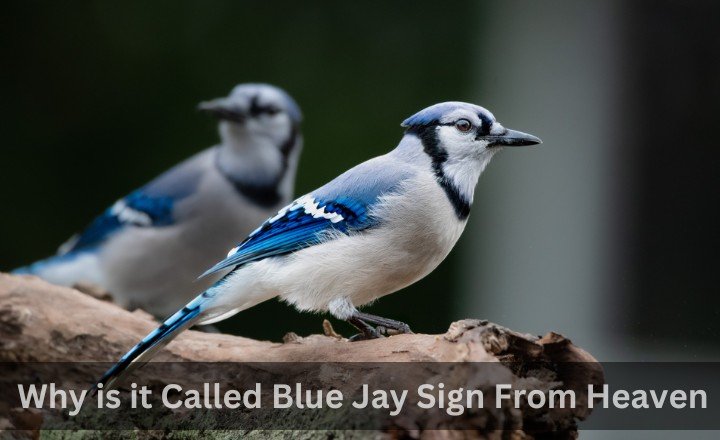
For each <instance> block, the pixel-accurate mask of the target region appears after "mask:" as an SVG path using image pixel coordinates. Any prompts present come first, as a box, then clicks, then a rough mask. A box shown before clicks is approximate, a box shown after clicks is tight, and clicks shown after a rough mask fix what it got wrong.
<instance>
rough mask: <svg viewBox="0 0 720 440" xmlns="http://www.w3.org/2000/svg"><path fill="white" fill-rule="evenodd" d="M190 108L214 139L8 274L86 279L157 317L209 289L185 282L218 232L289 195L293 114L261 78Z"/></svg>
mask: <svg viewBox="0 0 720 440" xmlns="http://www.w3.org/2000/svg"><path fill="white" fill-rule="evenodd" d="M199 109H200V110H201V111H204V112H207V113H209V114H211V115H213V116H215V117H217V118H218V119H219V132H220V139H221V142H220V144H219V145H216V146H214V147H211V148H209V149H206V150H204V151H202V152H200V153H198V154H196V155H195V156H193V157H191V158H189V159H187V160H186V161H184V162H182V163H180V164H179V165H177V166H175V167H173V168H171V169H170V170H168V171H167V172H165V173H163V174H162V175H160V176H159V177H157V178H156V179H154V180H152V181H151V182H150V183H148V184H147V185H145V186H143V187H141V188H140V189H138V190H136V191H134V192H131V193H130V194H129V195H128V196H126V197H124V198H122V199H120V200H118V201H117V202H115V204H113V205H112V206H111V207H110V208H108V209H107V210H106V211H105V212H103V213H102V214H101V215H100V216H99V217H97V218H96V219H95V220H94V221H93V222H92V223H91V224H90V225H89V226H88V227H87V228H86V229H85V230H84V231H83V232H81V233H80V234H77V235H75V236H74V237H72V238H71V239H70V240H69V241H68V242H66V243H65V244H63V245H62V246H61V247H60V249H59V251H58V254H57V255H55V256H53V257H50V258H48V259H45V260H42V261H39V262H36V263H34V264H31V265H29V266H27V267H24V268H20V269H17V270H15V271H14V273H16V274H22V273H24V274H35V275H38V276H40V277H42V278H44V279H46V280H48V281H50V282H53V283H56V284H61V285H73V284H75V283H78V282H81V281H85V282H90V283H93V284H96V285H99V286H101V287H103V288H105V289H107V290H108V291H109V292H110V293H112V295H113V297H114V299H115V300H116V301H117V302H118V303H119V304H120V305H121V306H124V307H128V308H129V307H141V308H143V309H145V310H147V311H148V312H150V313H153V314H155V315H165V316H167V315H168V314H170V313H172V312H174V311H176V310H177V309H178V308H180V307H182V306H183V304H185V303H187V302H188V301H189V300H191V299H192V298H193V297H194V296H195V295H196V294H197V292H198V290H199V289H205V288H207V287H209V286H210V285H211V284H212V281H213V280H212V278H210V279H208V280H203V281H201V282H200V283H201V287H199V286H198V284H197V283H194V281H195V279H196V278H197V275H198V274H199V273H201V272H202V271H203V270H205V269H207V268H208V266H210V265H212V264H213V263H214V262H216V261H218V260H219V259H220V258H222V257H223V256H224V255H225V253H226V252H227V248H228V247H230V246H231V245H232V244H233V241H229V242H228V241H227V240H228V236H230V237H243V236H245V235H247V234H248V233H249V232H250V231H252V230H253V228H255V227H256V226H257V225H258V224H259V223H260V222H262V221H263V220H265V219H266V218H267V217H268V216H270V215H272V214H273V213H275V212H277V210H278V209H280V208H281V207H282V206H284V205H286V204H287V203H289V202H290V201H291V200H292V196H293V190H294V188H293V187H294V183H295V171H296V168H297V163H298V159H299V155H300V151H301V146H302V137H301V134H300V130H299V128H300V127H299V124H300V120H301V113H300V109H299V107H298V106H297V104H296V103H295V101H293V99H292V98H291V97H290V96H289V95H288V94H287V93H285V92H284V91H283V90H281V89H279V88H277V87H273V86H270V85H266V84H241V85H238V86H236V87H235V88H234V89H233V90H232V92H231V93H230V95H229V96H227V97H224V98H218V99H214V100H212V101H208V102H203V103H201V104H200V105H199ZM231 240H232V239H231ZM203 284H204V285H203Z"/></svg>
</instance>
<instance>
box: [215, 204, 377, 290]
mask: <svg viewBox="0 0 720 440" xmlns="http://www.w3.org/2000/svg"><path fill="white" fill-rule="evenodd" d="M374 223H375V222H374V220H373V219H372V218H370V217H369V216H368V207H367V206H366V205H365V204H364V203H363V202H362V201H360V200H357V199H353V198H350V197H338V198H335V199H334V200H322V199H319V198H316V197H314V196H312V195H306V196H303V197H301V198H299V199H297V200H296V201H294V202H293V203H291V204H290V205H288V206H286V207H285V208H283V209H282V210H280V212H278V214H277V215H276V216H275V217H273V218H271V219H269V220H267V221H266V222H265V223H263V224H262V226H260V227H259V228H258V229H256V230H255V231H254V232H253V233H251V234H250V235H249V236H248V238H246V239H245V240H244V241H243V242H242V243H240V244H239V245H238V246H237V247H235V248H233V249H232V250H231V251H230V253H229V254H228V257H227V258H226V259H224V260H222V261H221V262H219V263H218V264H216V265H215V266H213V267H212V268H210V269H209V270H208V271H207V272H205V273H204V274H203V275H202V276H206V275H209V274H212V273H215V272H218V271H220V270H223V269H225V268H228V267H234V266H239V265H242V264H246V263H249V262H251V261H257V260H261V259H263V258H267V257H271V256H275V255H282V254H287V253H290V252H294V251H297V250H299V249H303V248H306V247H308V246H313V245H316V244H318V243H320V241H322V240H323V238H324V237H327V236H328V235H327V233H329V232H339V233H343V234H348V233H350V232H351V231H359V230H363V229H366V228H369V227H371V226H373V224H374Z"/></svg>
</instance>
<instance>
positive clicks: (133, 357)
mask: <svg viewBox="0 0 720 440" xmlns="http://www.w3.org/2000/svg"><path fill="white" fill-rule="evenodd" d="M206 300H207V299H206V297H204V296H202V295H201V296H198V297H197V298H196V299H194V300H193V301H191V302H190V303H189V304H188V305H186V306H185V307H183V308H182V309H181V310H179V311H178V312H176V313H175V314H174V315H172V316H171V317H169V318H168V319H166V320H165V322H163V323H162V325H160V327H158V328H156V329H155V330H153V331H152V332H150V333H149V334H148V335H147V336H145V337H144V338H143V339H142V341H140V342H138V344H137V345H136V346H135V347H133V348H132V349H131V350H130V351H128V352H127V353H125V355H124V356H123V357H122V358H120V360H119V361H118V362H117V363H116V364H115V365H113V366H112V367H111V368H110V369H109V370H108V371H107V372H106V373H105V374H104V375H103V376H102V377H101V378H100V380H99V381H98V382H97V383H96V384H95V386H94V387H93V392H94V391H95V390H96V389H97V386H98V384H103V387H104V389H109V388H112V386H113V384H115V383H116V382H117V381H118V380H120V379H121V378H122V377H123V376H124V375H126V374H128V373H129V372H130V371H132V370H133V369H134V368H136V367H139V366H140V365H142V364H143V363H144V362H143V360H144V359H148V358H149V357H150V355H151V354H153V353H154V352H156V351H157V350H159V349H161V348H162V347H164V346H165V345H166V344H167V343H169V342H170V341H172V340H173V339H174V338H175V336H177V335H178V334H179V333H180V332H181V331H183V330H185V329H186V328H188V327H190V326H191V325H192V324H193V323H195V322H196V321H197V320H198V319H199V318H200V313H201V312H202V311H203V305H204V304H205V302H206ZM131 366H132V367H131Z"/></svg>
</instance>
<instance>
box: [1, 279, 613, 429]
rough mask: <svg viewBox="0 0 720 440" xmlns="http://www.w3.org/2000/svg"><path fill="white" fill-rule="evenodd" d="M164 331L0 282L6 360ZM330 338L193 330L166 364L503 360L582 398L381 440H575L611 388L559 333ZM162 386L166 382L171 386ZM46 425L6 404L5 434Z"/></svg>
mask: <svg viewBox="0 0 720 440" xmlns="http://www.w3.org/2000/svg"><path fill="white" fill-rule="evenodd" d="M157 325H158V323H157V322H156V321H155V320H154V318H153V317H152V316H150V315H149V314H147V313H145V312H143V311H139V310H136V311H134V312H129V311H126V310H123V309H121V308H119V307H118V306H116V305H115V304H113V303H111V302H108V301H103V300H99V299H96V298H95V297H93V296H91V295H88V294H86V293H81V292H80V291H78V290H75V289H70V288H64V287H58V286H54V285H51V284H48V283H46V282H44V281H42V280H40V279H38V278H35V277H30V276H20V277H18V276H10V275H5V274H0V362H5V363H7V362H69V361H72V362H81V361H87V362H113V361H116V360H117V359H118V358H119V357H120V356H121V355H122V354H123V353H125V352H126V351H127V350H128V349H129V348H130V347H132V346H133V345H134V344H135V343H137V341H138V340H139V339H140V338H142V337H143V336H145V335H146V334H147V333H148V332H150V331H151V330H152V329H154V328H155V327H156V326H157ZM318 327H319V328H320V323H318ZM324 333H325V334H322V335H320V334H318V335H310V336H305V337H301V336H297V335H295V334H293V333H290V334H288V335H287V336H286V337H285V338H284V341H283V342H268V341H257V340H253V339H248V338H243V337H240V336H231V335H226V334H216V333H205V332H200V331H193V330H190V331H186V332H184V333H183V334H181V335H180V336H178V337H177V339H176V340H175V341H173V342H172V343H170V344H169V345H168V346H167V347H166V348H165V349H163V350H162V351H161V352H160V353H159V354H158V355H157V357H156V360H158V361H195V362H323V363H328V362H356V363H361V364H358V365H363V364H371V363H378V362H413V363H428V364H432V363H443V362H453V363H467V362H494V363H495V365H497V366H498V369H499V370H498V372H497V374H498V379H499V380H504V381H510V382H512V383H513V384H520V383H527V382H528V381H532V382H533V384H534V385H533V386H534V387H536V388H538V389H543V390H550V389H553V388H557V387H563V388H565V389H574V390H577V391H578V396H580V399H579V401H578V403H577V405H576V407H575V408H568V409H548V410H546V411H538V410H533V409H531V408H529V407H527V406H521V407H520V408H519V409H513V408H502V409H496V408H487V409H480V410H478V412H477V413H475V414H473V417H472V419H471V420H470V422H469V423H470V424H471V429H466V430H462V431H453V430H443V427H445V426H450V425H449V423H448V422H447V421H444V420H435V421H428V420H406V419H399V420H394V421H393V423H392V424H391V425H388V426H385V427H383V429H381V430H378V431H377V432H374V433H369V432H366V433H365V434H366V435H367V436H370V437H377V438H394V437H402V436H405V435H409V436H411V437H423V438H536V437H539V438H548V437H552V438H574V437H575V436H576V435H577V421H579V420H583V419H585V418H586V417H587V416H588V415H589V413H590V410H589V409H588V407H587V401H586V400H584V396H585V395H584V391H585V390H586V389H587V385H588V384H594V385H596V386H599V385H601V384H603V383H604V378H603V371H602V367H601V366H600V365H599V364H598V363H597V361H596V360H595V359H594V358H593V357H592V356H591V355H590V354H588V353H587V352H585V351H584V350H582V349H581V348H579V347H576V346H575V345H573V344H572V343H571V342H570V340H568V339H566V338H565V337H563V336H561V335H559V334H556V333H548V334H546V335H545V336H542V337H536V336H533V335H528V334H521V333H517V332H515V331H512V330H509V329H506V328H503V327H501V326H498V325H496V324H492V323H489V322H487V321H481V320H476V319H466V320H462V321H457V322H454V323H452V324H450V327H449V329H448V331H447V332H446V333H445V334H442V335H427V334H408V335H397V336H391V337H387V338H382V339H377V340H371V341H358V342H348V340H347V339H344V338H342V337H339V336H338V335H335V334H334V331H333V330H332V327H331V326H330V325H329V323H324ZM531 364H532V365H542V368H540V369H527V368H524V366H527V365H531ZM360 368H361V369H362V367H360ZM74 374H76V375H77V377H75V378H72V380H74V381H76V382H79V383H82V382H85V383H92V382H88V381H92V380H93V379H94V378H93V377H92V376H91V373H89V372H87V371H83V369H82V368H81V367H78V368H77V370H75V373H74ZM373 374H374V373H373V371H372V369H371V368H368V369H367V371H362V379H364V380H367V381H368V382H377V381H381V380H382V378H377V377H373ZM500 378H502V379H500ZM155 379H156V380H157V381H158V382H160V383H162V382H168V381H170V380H171V379H170V378H163V377H158V378H155ZM486 379H488V378H486ZM490 379H492V378H490ZM3 393H4V391H3ZM498 411H499V413H498ZM498 417H502V418H503V420H504V422H503V423H502V424H501V425H498V424H497V420H498ZM498 426H501V427H504V429H505V431H504V432H503V431H501V430H499V429H498ZM42 427H43V415H42V412H38V411H36V410H22V409H19V408H14V407H12V406H11V404H10V403H8V401H7V400H6V399H4V398H0V429H2V428H10V429H32V430H35V429H38V428H42ZM508 427H510V431H511V432H510V433H508V431H507V429H508ZM15 432H18V431H15ZM28 432H36V431H28ZM311 434H312V432H310V431H308V432H305V435H306V436H313V435H311ZM334 435H335V436H336V437H337V436H348V433H347V432H345V433H342V432H336V433H334ZM355 436H356V437H357V435H355Z"/></svg>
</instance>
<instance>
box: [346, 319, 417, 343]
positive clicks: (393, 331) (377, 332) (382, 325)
mask: <svg viewBox="0 0 720 440" xmlns="http://www.w3.org/2000/svg"><path fill="white" fill-rule="evenodd" d="M348 322H349V323H350V324H352V325H353V326H355V327H356V328H357V329H358V330H360V331H361V332H362V333H358V334H357V335H354V336H351V337H350V339H349V341H351V342H354V341H363V340H366V339H377V338H382V337H385V336H392V335H398V334H401V333H412V330H410V326H409V325H407V324H405V323H404V322H400V321H395V320H394V319H388V318H383V317H381V316H376V315H371V314H369V313H361V312H357V313H356V314H355V315H353V316H352V317H351V318H350V319H348ZM373 325H375V327H373Z"/></svg>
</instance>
